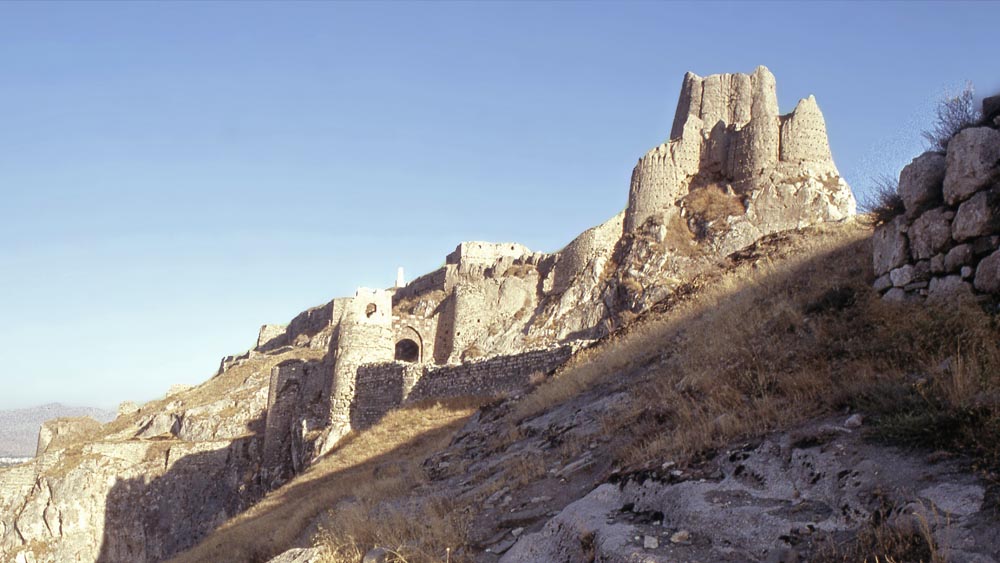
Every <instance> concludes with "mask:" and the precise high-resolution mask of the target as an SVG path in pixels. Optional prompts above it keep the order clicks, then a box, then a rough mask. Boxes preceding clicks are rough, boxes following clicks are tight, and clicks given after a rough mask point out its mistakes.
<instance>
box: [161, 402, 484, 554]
mask: <svg viewBox="0 0 1000 563" xmlns="http://www.w3.org/2000/svg"><path fill="white" fill-rule="evenodd" d="M476 408H478V403H458V402H456V403H450V404H440V403H436V404H428V405H417V406H413V407H408V408H405V409H400V410H396V411H392V412H390V413H389V414H387V415H386V416H385V418H383V419H382V421H381V422H379V423H378V424H377V425H376V426H374V427H372V428H370V429H368V430H366V431H364V432H360V433H357V434H350V435H348V436H347V437H345V438H344V440H343V442H342V443H341V444H340V445H339V446H338V447H337V448H335V449H334V450H333V451H331V452H330V453H329V454H327V455H326V456H325V457H324V458H323V459H321V460H320V461H319V462H317V463H316V464H315V465H313V466H312V467H310V468H309V469H308V470H307V471H306V472H305V473H303V474H302V475H300V476H299V477H297V478H296V479H295V480H294V481H292V482H291V483H289V484H288V485H286V486H284V487H282V488H280V489H278V490H276V491H274V492H272V493H271V494H269V495H268V496H267V497H266V498H265V499H264V500H263V501H261V502H260V503H259V504H257V505H256V506H254V507H253V508H252V509H250V510H248V511H247V512H245V513H243V514H241V515H239V516H237V517H236V518H234V519H232V520H230V521H229V522H228V523H226V524H225V525H224V526H223V527H222V528H220V529H219V530H217V531H216V532H215V533H213V534H212V535H210V536H209V537H208V539H207V540H205V541H204V542H202V543H201V544H199V545H198V546H196V547H195V548H193V549H191V550H189V551H187V552H185V553H182V554H181V555H179V556H178V557H176V558H174V559H173V560H172V561H174V562H176V563H182V562H222V561H233V562H236V561H240V562H253V561H266V560H267V559H268V558H270V557H273V556H274V555H277V554H278V553H281V552H282V551H285V550H287V549H289V548H291V547H295V545H297V544H307V543H309V540H310V536H311V535H313V532H314V531H315V530H312V528H311V527H312V526H313V524H314V523H315V522H316V521H317V520H318V521H319V522H320V526H321V530H319V532H318V533H315V541H316V542H317V543H318V544H319V545H321V546H323V547H324V548H326V550H327V552H328V554H329V561H331V562H338V563H339V562H341V561H345V562H346V561H358V560H360V557H359V556H357V554H358V553H360V554H363V553H364V552H365V551H367V550H368V549H370V548H372V547H374V546H375V545H381V546H386V547H388V548H391V549H393V550H395V551H398V552H399V553H401V554H403V555H404V557H405V558H406V561H408V562H409V563H417V562H420V561H438V560H440V557H439V556H438V555H439V553H440V554H443V553H444V550H445V549H446V548H449V547H455V546H457V545H461V543H462V539H463V538H464V522H463V520H462V518H461V514H462V513H461V512H460V511H458V510H455V508H456V507H454V506H451V505H450V504H449V503H448V501H447V500H446V499H427V498H421V497H420V496H419V495H415V494H413V491H414V489H415V488H418V487H419V486H420V485H421V484H423V483H424V482H426V479H427V477H426V475H425V473H424V470H423V467H422V463H423V461H424V460H425V459H426V458H427V457H428V456H429V455H430V454H431V453H433V452H435V451H439V450H441V449H442V448H444V447H445V446H446V445H447V444H448V442H449V440H450V439H451V436H452V435H453V434H454V432H455V431H456V430H457V429H458V428H459V427H460V426H461V425H462V424H463V422H464V421H465V420H466V419H467V418H468V417H469V416H470V415H471V414H472V413H473V412H475V410H476ZM435 558H436V559H435Z"/></svg>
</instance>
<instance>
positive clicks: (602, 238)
mask: <svg viewBox="0 0 1000 563" xmlns="http://www.w3.org/2000/svg"><path fill="white" fill-rule="evenodd" d="M624 216H625V214H624V212H622V213H619V214H618V215H615V216H614V217H612V218H611V219H608V220H607V221H605V222H604V223H601V224H600V225H598V226H596V227H593V228H590V229H587V230H586V231H584V232H583V233H581V234H580V236H578V237H576V238H575V239H573V241H572V242H570V243H569V244H567V245H566V247H565V248H563V249H562V250H560V251H559V252H558V253H556V256H557V258H556V262H555V266H554V267H553V269H552V274H551V280H546V286H547V287H546V292H547V293H548V292H551V293H562V292H563V291H565V290H566V288H568V287H569V285H570V283H571V282H572V281H573V278H575V277H576V276H577V275H579V274H581V273H582V272H583V271H584V270H585V269H586V268H587V267H588V266H591V265H592V264H594V263H595V260H596V259H598V258H601V257H604V258H606V257H607V256H609V255H610V254H611V251H612V250H614V247H615V244H616V243H617V242H618V239H620V238H621V236H622V221H623V219H624ZM601 265H602V266H603V260H602V261H601Z"/></svg>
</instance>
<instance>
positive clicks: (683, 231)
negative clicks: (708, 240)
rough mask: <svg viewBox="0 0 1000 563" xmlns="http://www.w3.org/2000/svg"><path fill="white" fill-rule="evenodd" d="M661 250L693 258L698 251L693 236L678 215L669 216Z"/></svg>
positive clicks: (685, 222)
mask: <svg viewBox="0 0 1000 563" xmlns="http://www.w3.org/2000/svg"><path fill="white" fill-rule="evenodd" d="M660 244H661V246H662V249H661V250H664V251H671V252H678V253H680V254H682V255H684V256H694V255H696V254H698V253H699V251H700V249H699V247H698V244H697V242H695V234H694V233H693V232H691V229H690V228H689V227H688V224H687V221H685V220H684V218H683V217H681V216H680V214H674V215H671V217H670V219H668V220H667V223H666V232H665V233H664V237H663V242H662V243H660Z"/></svg>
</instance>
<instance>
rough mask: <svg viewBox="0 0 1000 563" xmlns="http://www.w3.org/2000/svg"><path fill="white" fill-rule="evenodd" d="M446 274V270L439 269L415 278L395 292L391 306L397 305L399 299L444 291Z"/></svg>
mask: <svg viewBox="0 0 1000 563" xmlns="http://www.w3.org/2000/svg"><path fill="white" fill-rule="evenodd" d="M447 274H448V269H447V268H445V267H441V268H438V269H437V270H434V271H433V272H431V273H429V274H424V275H422V276H420V277H419V278H416V279H415V280H413V281H411V282H410V283H408V284H406V285H405V286H403V287H401V288H399V289H397V290H396V294H395V295H393V296H392V301H393V304H395V303H398V302H399V301H400V300H401V299H408V298H410V297H415V296H417V295H422V294H424V293H427V292H430V291H436V290H444V288H445V280H446V279H447Z"/></svg>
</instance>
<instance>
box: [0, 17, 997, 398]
mask: <svg viewBox="0 0 1000 563" xmlns="http://www.w3.org/2000/svg"><path fill="white" fill-rule="evenodd" d="M998 19H1000V5H998V4H989V3H968V4H961V3H947V4H946V3H919V4H911V3H887V4H862V3H853V2H851V3H844V4H816V3H811V4H794V3H790V2H782V3H774V4H752V3H738V4H707V3H697V4H675V3H646V2H643V3H624V2H615V3H596V2H588V3H580V4H575V3H570V2H555V3H541V4H539V3H526V2H515V3H487V4H484V3H472V2H461V3H447V2H441V3H413V4H406V3H363V4H362V3H319V2H312V3H262V2H253V3H245V4H243V3H239V2H220V3H204V2H201V3H185V2H171V3H149V2H141V3H125V2H110V3H86V2H69V3H61V4H60V3H25V4H19V3H12V2H3V3H0V194H2V197H0V315H2V316H0V321H2V322H0V350H2V356H0V357H2V359H3V361H2V363H0V389H3V391H2V394H0V408H12V407H22V406H29V405H32V404H38V403H43V402H49V401H60V402H64V403H71V404H85V405H93V406H105V407H111V406H114V405H116V404H117V403H118V402H120V401H122V400H126V399H128V400H138V401H142V400H148V399H151V398H155V397H157V396H159V395H162V394H163V392H165V391H166V389H167V387H169V385H171V384H173V383H197V382H201V381H203V380H205V379H206V378H208V377H209V376H210V375H212V373H213V372H214V371H215V369H216V367H217V365H218V362H219V359H220V358H221V357H222V356H223V355H225V354H230V353H237V352H241V351H243V350H246V349H247V348H248V347H250V346H251V345H252V344H253V342H254V340H255V338H256V333H257V330H258V328H259V326H260V325H261V324H263V323H277V322H287V321H288V320H289V319H291V318H292V317H293V316H294V315H295V314H296V313H298V312H299V311H301V310H303V309H305V308H307V307H309V306H312V305H317V304H321V303H325V302H326V301H328V300H329V299H331V298H333V297H335V296H344V295H350V294H353V291H354V288H355V287H356V286H359V285H367V286H389V285H391V284H392V282H393V281H394V279H395V270H396V267H397V266H404V267H405V268H406V271H407V276H408V277H413V276H414V275H416V274H419V273H423V272H426V271H430V270H431V269H433V268H435V267H437V266H439V265H440V264H441V263H442V262H443V260H444V256H445V254H447V253H448V252H450V251H451V250H452V249H453V248H454V246H455V245H456V244H457V243H458V242H459V241H461V240H500V241H508V240H510V241H518V242H521V243H524V244H526V245H528V246H529V247H531V248H533V249H538V250H545V251H553V250H557V249H558V248H560V247H561V246H562V245H563V244H565V243H566V242H568V241H569V240H571V239H572V238H573V237H574V236H575V235H576V234H578V233H579V232H580V231H582V230H584V229H586V228H588V227H591V226H593V225H595V224H598V223H600V222H602V221H604V220H605V219H607V218H608V217H610V216H612V215H614V214H615V213H616V212H618V211H619V210H620V209H621V208H622V207H624V205H625V201H626V198H627V192H628V181H629V175H630V172H631V169H632V166H633V165H634V164H635V162H636V160H637V159H638V158H639V157H640V156H641V155H642V154H643V153H644V152H645V151H646V150H648V149H649V148H651V147H652V146H654V145H656V144H659V143H661V142H663V141H664V140H665V139H666V137H667V136H668V133H669V130H670V124H671V121H672V118H673V112H674V108H675V105H676V102H677V93H678V89H679V86H680V83H681V78H682V77H683V74H684V72H685V71H688V70H691V71H694V72H696V73H698V74H701V75H706V74H713V73H719V72H751V71H752V70H753V69H754V68H755V67H756V66H757V65H760V64H764V65H767V66H768V67H769V68H770V69H771V71H772V72H773V73H774V74H775V75H776V77H777V84H778V99H779V102H780V104H781V109H782V111H783V112H787V111H790V110H791V109H792V108H793V107H794V106H795V103H796V101H797V100H798V99H799V98H802V97H805V96H807V95H809V94H815V95H816V97H817V99H818V101H819V104H820V107H821V109H822V110H823V112H824V113H825V115H826V119H827V126H828V129H829V134H830V141H831V145H832V148H833V153H834V158H835V160H836V162H837V164H838V166H839V167H840V170H841V172H842V173H843V175H844V176H845V178H846V179H847V180H848V182H849V183H851V184H852V186H854V188H855V192H856V193H858V194H859V195H860V196H862V197H863V196H864V193H865V189H866V185H867V184H868V183H869V181H870V179H871V178H872V177H873V176H876V175H878V174H881V173H894V172H896V171H898V169H899V168H900V167H902V166H903V165H904V164H906V163H907V162H909V160H910V159H911V158H912V157H913V156H915V155H917V154H918V153H919V152H921V150H922V148H923V144H922V141H921V139H920V138H919V131H920V130H921V129H922V128H924V127H926V126H927V125H928V124H929V120H930V116H931V112H932V109H933V107H934V102H935V100H936V99H937V98H939V97H940V96H942V95H943V94H944V93H946V92H947V91H949V90H955V89H957V88H960V87H961V86H962V85H963V84H964V83H965V81H966V80H971V81H973V83H974V84H975V85H976V86H977V88H978V92H979V93H980V94H991V93H994V92H995V91H998V90H1000V57H996V56H994V55H995V54H996V52H997V49H998V46H1000V42H998V38H997V35H996V32H995V29H994V27H995V26H993V25H988V24H987V23H986V22H996V21H997V20H998Z"/></svg>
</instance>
